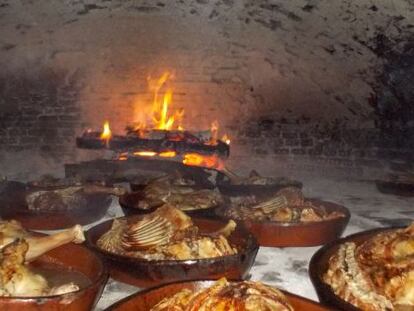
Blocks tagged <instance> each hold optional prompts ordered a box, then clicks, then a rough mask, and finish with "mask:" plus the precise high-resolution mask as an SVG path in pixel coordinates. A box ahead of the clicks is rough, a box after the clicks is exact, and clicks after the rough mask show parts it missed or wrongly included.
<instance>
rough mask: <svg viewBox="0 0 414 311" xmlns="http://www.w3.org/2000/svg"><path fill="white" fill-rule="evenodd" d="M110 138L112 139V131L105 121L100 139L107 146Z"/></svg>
mask: <svg viewBox="0 0 414 311" xmlns="http://www.w3.org/2000/svg"><path fill="white" fill-rule="evenodd" d="M111 137H112V131H111V128H110V127H109V122H108V121H105V123H104V126H103V130H102V133H101V139H102V140H105V142H106V145H108V143H109V140H110V139H111Z"/></svg>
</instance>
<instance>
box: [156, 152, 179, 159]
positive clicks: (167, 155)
mask: <svg viewBox="0 0 414 311" xmlns="http://www.w3.org/2000/svg"><path fill="white" fill-rule="evenodd" d="M158 155H159V156H160V157H163V158H174V157H175V156H176V155H177V152H175V151H164V152H160V153H159V154H158Z"/></svg>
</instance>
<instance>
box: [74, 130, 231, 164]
mask: <svg viewBox="0 0 414 311" xmlns="http://www.w3.org/2000/svg"><path fill="white" fill-rule="evenodd" d="M134 133H135V132H134ZM205 137H208V135H206V134H205V133H200V134H199V135H197V134H192V133H191V132H189V131H167V130H150V131H145V132H139V133H135V134H134V135H133V133H132V132H131V131H129V132H128V134H127V135H125V136H121V135H114V136H112V137H111V138H110V139H108V140H105V139H102V133H101V132H95V131H86V132H84V133H83V134H82V136H80V137H77V138H76V145H77V147H78V148H83V149H110V150H113V151H117V152H127V151H133V152H142V151H147V152H155V153H156V154H160V153H165V152H170V151H174V152H176V153H177V154H178V155H180V154H187V153H198V154H202V155H217V156H218V157H220V158H228V156H229V155H230V147H229V145H228V144H226V143H225V142H223V141H221V140H217V141H216V142H215V143H214V144H213V143H209V141H206V138H205Z"/></svg>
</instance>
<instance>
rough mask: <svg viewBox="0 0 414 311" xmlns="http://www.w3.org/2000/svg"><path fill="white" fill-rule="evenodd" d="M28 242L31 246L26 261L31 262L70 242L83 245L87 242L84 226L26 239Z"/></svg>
mask: <svg viewBox="0 0 414 311" xmlns="http://www.w3.org/2000/svg"><path fill="white" fill-rule="evenodd" d="M26 241H27V243H28V244H29V250H28V251H27V254H26V261H31V260H34V259H36V258H37V257H39V256H41V255H43V254H44V253H46V252H48V251H50V250H52V249H54V248H56V247H59V246H62V245H64V244H67V243H70V242H73V243H76V244H79V243H82V242H83V241H85V236H84V235H83V231H82V226H80V225H76V226H74V227H72V228H70V229H68V230H65V231H62V232H58V233H56V234H52V235H48V236H45V237H26Z"/></svg>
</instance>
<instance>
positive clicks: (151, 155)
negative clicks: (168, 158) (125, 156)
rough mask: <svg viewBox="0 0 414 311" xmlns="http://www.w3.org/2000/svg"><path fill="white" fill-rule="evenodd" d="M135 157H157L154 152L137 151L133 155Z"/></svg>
mask: <svg viewBox="0 0 414 311" xmlns="http://www.w3.org/2000/svg"><path fill="white" fill-rule="evenodd" d="M133 155H134V156H141V157H153V156H155V155H157V153H156V152H154V151H136V152H134V153H133Z"/></svg>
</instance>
